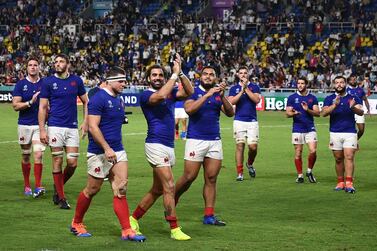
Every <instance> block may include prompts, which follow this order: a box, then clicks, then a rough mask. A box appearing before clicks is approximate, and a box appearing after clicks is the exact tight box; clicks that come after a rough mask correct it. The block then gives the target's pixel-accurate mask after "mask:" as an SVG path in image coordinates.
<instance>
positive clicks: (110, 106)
mask: <svg viewBox="0 0 377 251" xmlns="http://www.w3.org/2000/svg"><path fill="white" fill-rule="evenodd" d="M107 103H108V104H109V108H113V107H114V106H113V102H111V100H108V101H107Z"/></svg>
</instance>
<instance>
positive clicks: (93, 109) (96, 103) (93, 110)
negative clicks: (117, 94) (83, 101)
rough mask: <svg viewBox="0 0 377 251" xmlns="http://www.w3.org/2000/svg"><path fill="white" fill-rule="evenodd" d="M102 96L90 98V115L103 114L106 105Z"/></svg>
mask: <svg viewBox="0 0 377 251" xmlns="http://www.w3.org/2000/svg"><path fill="white" fill-rule="evenodd" d="M100 96H101V95H96V96H94V97H93V98H92V99H90V100H89V103H88V114H89V115H102V112H103V108H104V105H103V102H102V99H101V98H100Z"/></svg>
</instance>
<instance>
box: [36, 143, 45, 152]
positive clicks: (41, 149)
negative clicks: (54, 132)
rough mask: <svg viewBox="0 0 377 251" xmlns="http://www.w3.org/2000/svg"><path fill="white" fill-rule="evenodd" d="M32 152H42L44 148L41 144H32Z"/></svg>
mask: <svg viewBox="0 0 377 251" xmlns="http://www.w3.org/2000/svg"><path fill="white" fill-rule="evenodd" d="M33 150H34V152H44V151H45V150H46V147H45V146H44V145H43V144H34V145H33Z"/></svg>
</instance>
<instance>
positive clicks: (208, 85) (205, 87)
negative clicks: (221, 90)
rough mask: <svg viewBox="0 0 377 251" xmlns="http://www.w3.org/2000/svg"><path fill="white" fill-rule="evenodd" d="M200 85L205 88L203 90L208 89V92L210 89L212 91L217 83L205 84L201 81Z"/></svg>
mask: <svg viewBox="0 0 377 251" xmlns="http://www.w3.org/2000/svg"><path fill="white" fill-rule="evenodd" d="M200 84H201V85H202V86H203V88H204V89H206V90H209V89H211V88H212V87H214V86H215V82H212V83H205V82H203V81H201V83H200Z"/></svg>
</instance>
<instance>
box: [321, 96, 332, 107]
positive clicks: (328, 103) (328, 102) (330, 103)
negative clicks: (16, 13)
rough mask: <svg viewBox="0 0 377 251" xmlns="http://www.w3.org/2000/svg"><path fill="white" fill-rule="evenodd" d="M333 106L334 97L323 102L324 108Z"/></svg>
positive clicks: (328, 97)
mask: <svg viewBox="0 0 377 251" xmlns="http://www.w3.org/2000/svg"><path fill="white" fill-rule="evenodd" d="M332 104H333V98H332V96H327V97H326V98H325V101H323V106H330V105H332Z"/></svg>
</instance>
